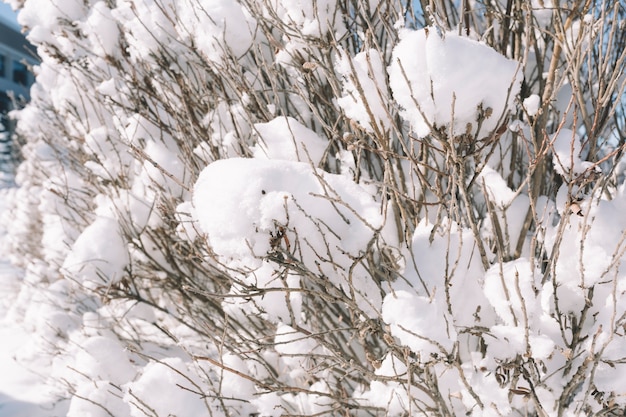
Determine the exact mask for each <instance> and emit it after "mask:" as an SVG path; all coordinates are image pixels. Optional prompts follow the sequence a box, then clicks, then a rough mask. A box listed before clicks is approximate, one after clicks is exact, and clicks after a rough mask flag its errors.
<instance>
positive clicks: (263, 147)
mask: <svg viewBox="0 0 626 417" xmlns="http://www.w3.org/2000/svg"><path fill="white" fill-rule="evenodd" d="M254 128H255V129H256V131H257V133H258V136H259V143H258V144H256V145H255V146H254V147H253V148H252V152H253V153H254V157H255V158H267V159H283V160H288V161H301V162H309V160H310V161H311V162H313V164H314V165H316V166H317V165H319V163H320V162H321V160H322V157H323V156H324V152H325V150H326V146H328V141H325V140H324V139H322V138H321V137H319V136H318V135H317V133H315V132H314V131H312V130H311V129H309V128H308V127H306V126H305V125H303V124H302V123H300V122H299V121H297V120H296V119H294V118H292V117H285V116H281V117H277V118H275V119H273V120H271V121H269V122H267V123H256V124H255V125H254Z"/></svg>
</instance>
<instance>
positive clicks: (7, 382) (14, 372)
mask: <svg viewBox="0 0 626 417" xmlns="http://www.w3.org/2000/svg"><path fill="white" fill-rule="evenodd" d="M8 198H10V193H9V190H8V189H0V213H2V212H3V211H4V207H5V206H6V203H7V200H8ZM3 237H4V231H2V230H0V240H1V239H2V238H3ZM20 274H21V271H19V270H17V269H15V268H13V267H11V266H10V265H9V263H8V261H7V260H6V259H4V257H3V255H2V254H0V417H43V416H46V417H49V416H57V415H58V416H62V415H65V408H66V407H65V406H64V404H63V403H55V400H54V398H52V397H51V396H50V395H49V394H48V391H47V388H46V387H45V386H44V379H43V378H42V377H41V376H40V375H38V374H37V373H36V370H34V369H29V364H28V363H24V362H22V361H20V360H19V354H20V351H21V350H22V349H23V347H24V346H26V345H28V344H29V343H31V337H32V335H31V334H29V333H27V332H26V331H25V329H24V328H22V327H21V326H20V325H19V324H18V323H15V322H14V321H13V320H11V319H10V314H9V313H10V310H11V304H12V301H13V300H15V299H16V297H17V294H18V292H19V284H20Z"/></svg>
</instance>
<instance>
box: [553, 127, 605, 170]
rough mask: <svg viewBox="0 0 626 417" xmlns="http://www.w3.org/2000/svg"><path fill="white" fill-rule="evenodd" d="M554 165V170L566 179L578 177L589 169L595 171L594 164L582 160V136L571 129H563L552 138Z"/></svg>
mask: <svg viewBox="0 0 626 417" xmlns="http://www.w3.org/2000/svg"><path fill="white" fill-rule="evenodd" d="M552 147H553V149H554V153H553V155H552V163H553V164H554V170H555V171H556V172H558V173H559V174H560V175H561V176H563V177H564V178H566V179H571V177H572V176H578V175H580V174H582V173H583V172H585V171H587V170H588V169H592V168H593V169H595V168H594V167H593V163H591V162H589V161H583V160H582V159H581V153H582V144H581V141H580V136H578V135H577V134H576V133H574V132H573V131H571V130H569V129H561V130H560V131H559V132H557V133H556V134H554V136H553V137H552ZM598 169H599V168H598Z"/></svg>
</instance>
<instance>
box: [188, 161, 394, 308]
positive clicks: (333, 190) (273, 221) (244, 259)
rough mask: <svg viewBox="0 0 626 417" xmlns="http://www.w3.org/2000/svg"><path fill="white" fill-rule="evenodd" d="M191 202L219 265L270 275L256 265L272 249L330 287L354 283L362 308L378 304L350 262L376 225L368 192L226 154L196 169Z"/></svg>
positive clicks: (264, 279)
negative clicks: (316, 276) (318, 277)
mask: <svg viewBox="0 0 626 417" xmlns="http://www.w3.org/2000/svg"><path fill="white" fill-rule="evenodd" d="M193 204H194V207H195V212H196V220H197V222H198V225H199V228H200V230H201V231H203V232H204V233H206V235H207V238H208V241H209V245H210V246H211V248H212V250H213V252H214V253H215V254H216V255H217V257H218V258H219V261H220V263H222V264H225V265H227V266H228V267H230V268H241V269H243V270H246V271H250V273H249V274H248V279H254V280H255V281H256V283H255V284H256V285H259V284H262V283H266V284H267V285H270V284H271V282H272V281H275V280H273V279H270V278H269V276H267V273H269V274H271V273H272V272H271V270H265V271H264V272H262V270H261V266H262V265H263V259H264V258H267V256H268V255H270V254H272V253H275V252H276V250H277V249H280V250H281V251H285V252H289V253H290V254H291V255H293V256H294V257H295V258H297V260H298V261H301V262H302V264H303V266H304V267H305V268H306V269H307V270H309V271H311V272H312V273H314V274H316V275H321V276H324V278H325V279H326V278H327V279H329V280H330V282H331V283H333V284H334V285H335V286H337V287H338V288H341V289H342V290H344V291H349V290H352V289H354V290H355V291H356V292H357V293H358V294H360V295H361V296H362V297H363V298H362V299H361V301H362V303H363V305H362V306H361V307H362V308H364V309H368V306H369V305H373V306H375V308H378V307H379V306H380V303H381V302H382V299H381V297H380V291H379V289H378V287H377V285H376V283H375V282H374V281H373V280H372V279H371V277H370V273H369V272H368V271H367V269H366V268H365V267H363V266H362V265H357V262H356V261H355V259H358V257H359V256H360V255H361V254H363V253H365V251H366V250H367V248H368V245H369V244H370V243H371V241H372V239H373V238H374V237H375V233H376V230H377V229H379V228H380V227H381V226H382V223H383V216H382V214H381V212H380V203H377V202H376V201H375V199H374V197H373V191H372V192H369V191H368V190H366V189H365V188H363V187H361V186H360V185H358V184H356V183H355V182H353V181H352V180H350V179H348V178H346V177H344V176H341V175H334V174H328V173H326V172H323V171H319V170H314V169H313V168H312V167H311V165H310V164H308V163H305V162H294V161H284V160H264V159H243V158H231V159H227V160H219V161H216V162H213V163H212V164H210V165H209V166H207V167H206V168H205V169H204V170H203V171H202V172H201V173H200V176H199V178H198V181H197V182H196V184H195V188H194V195H193ZM328 259H331V260H332V261H331V262H329V261H328ZM266 269H267V268H266ZM256 272H258V273H259V274H260V275H258V276H256V277H255V276H254V275H255V273H256ZM294 301H295V300H294Z"/></svg>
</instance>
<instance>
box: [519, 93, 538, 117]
mask: <svg viewBox="0 0 626 417" xmlns="http://www.w3.org/2000/svg"><path fill="white" fill-rule="evenodd" d="M522 104H523V106H524V110H526V113H528V115H529V116H531V117H532V116H535V115H536V114H537V112H538V111H539V107H540V106H541V97H539V96H538V95H537V94H531V95H530V96H528V97H526V98H525V99H524V101H523V103H522Z"/></svg>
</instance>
